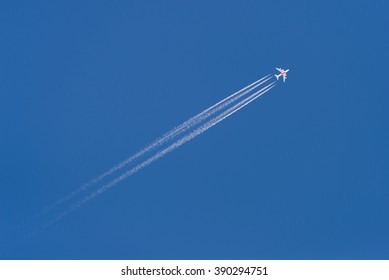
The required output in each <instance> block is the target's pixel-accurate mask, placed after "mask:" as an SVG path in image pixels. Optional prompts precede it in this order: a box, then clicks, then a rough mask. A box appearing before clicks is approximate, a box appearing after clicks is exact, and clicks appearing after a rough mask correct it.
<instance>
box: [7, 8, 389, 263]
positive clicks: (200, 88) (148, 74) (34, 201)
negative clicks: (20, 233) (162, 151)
mask: <svg viewBox="0 0 389 280" xmlns="http://www.w3.org/2000/svg"><path fill="white" fill-rule="evenodd" d="M388 8H389V4H388V3H387V1H383V0H381V1H379V0H378V1H359V0H357V1H351V0H345V1H308V0H301V1H286V0H279V1H112V0H110V1H11V0H3V1H1V4H0V22H1V25H0V36H1V44H0V95H1V96H0V97H1V99H0V100H1V105H0V108H1V110H0V114H1V115H0V128H1V137H0V155H1V156H0V170H1V171H0V230H1V232H6V231H8V230H10V229H12V228H14V227H15V226H17V225H18V224H20V223H21V222H23V221H25V220H27V219H29V217H31V215H33V214H34V213H36V212H39V211H40V210H41V209H42V208H44V207H46V206H47V205H49V204H50V203H52V202H53V201H55V200H57V199H58V198H60V197H62V196H64V195H66V194H67V193H69V192H71V191H73V190H74V189H76V188H77V187H78V186H80V185H81V184H82V183H84V182H86V181H88V180H89V179H91V178H93V177H95V176H96V175H98V174H100V173H101V172H102V171H104V170H106V169H107V168H110V167H111V166H113V165H114V164H115V163H117V162H119V161H121V160H123V159H125V158H126V157H127V156H129V155H131V154H132V153H134V152H136V151H137V150H139V149H140V148H142V147H144V146H145V145H146V144H148V143H150V142H152V140H153V139H155V138H156V137H158V136H160V135H161V134H163V133H164V132H166V131H167V130H169V129H171V128H172V127H174V126H175V125H178V124H180V123H181V122H182V121H184V120H186V119H187V118H189V117H191V116H193V115H195V114H196V113H198V112H200V111H201V110H203V109H205V108H207V107H208V106H210V105H212V104H213V103H215V102H217V101H219V100H220V99H222V98H224V97H225V96H227V95H229V94H231V93H232V92H234V91H236V90H238V89H240V88H242V87H243V86H245V85H247V84H248V83H250V82H252V81H254V80H256V79H258V78H259V77H261V76H264V75H266V74H268V73H272V72H274V71H275V69H274V67H284V68H290V69H291V70H290V72H289V73H288V74H289V75H288V80H287V82H286V83H285V84H279V85H278V86H277V87H276V88H275V89H273V90H272V91H270V92H269V93H268V94H266V95H265V96H263V97H261V98H260V99H258V100H257V101H256V102H254V103H252V104H250V106H247V107H246V108H245V109H244V110H241V111H240V112H239V113H237V114H235V115H234V116H233V117H231V118H229V119H227V120H226V121H224V122H222V123H221V124H220V125H218V126H216V127H214V128H212V129H211V130H209V131H207V132H206V133H205V134H203V135H201V136H200V137H198V138H196V139H194V140H193V141H191V142H189V143H187V144H186V145H184V146H182V147H181V148H180V149H178V150H176V151H174V152H173V153H171V154H169V155H168V156H166V157H164V158H163V159H161V160H159V161H157V162H156V163H154V164H152V165H150V166H149V167H147V168H145V169H144V170H142V171H141V172H140V173H138V174H136V175H135V176H133V177H131V178H129V179H128V180H126V181H124V182H123V183H121V184H120V185H118V186H116V187H115V188H114V189H112V190H110V191H109V192H107V193H105V194H104V195H102V196H100V197H98V198H96V199H95V200H93V201H91V202H90V203H88V204H87V205H85V207H82V208H80V209H79V210H77V211H75V212H73V213H71V214H70V215H68V216H67V217H66V218H64V219H63V220H61V221H60V222H58V223H56V224H54V225H53V226H51V227H49V228H47V229H46V230H44V231H43V232H40V233H39V234H37V235H35V236H33V237H32V238H30V239H29V240H27V241H25V242H23V243H22V244H20V245H19V246H16V247H15V248H14V249H13V250H11V251H9V252H7V253H6V254H5V255H3V256H2V258H11V259H20V258H21V259H382V258H384V259H388V258H389V202H388V198H389V172H388V167H389V148H388V143H389V139H388V138H389V105H388V104H389V95H388V94H389V88H388V82H387V79H388V78H387V73H386V72H385V71H386V70H387V68H388V65H389V59H388V50H389V37H388V26H389V20H388V16H387V11H388Z"/></svg>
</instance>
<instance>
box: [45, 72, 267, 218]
mask: <svg viewBox="0 0 389 280" xmlns="http://www.w3.org/2000/svg"><path fill="white" fill-rule="evenodd" d="M271 78H272V75H271V74H269V75H266V76H265V77H263V78H261V79H259V80H257V81H255V82H253V83H251V84H250V85H248V86H246V87H244V88H242V89H241V90H239V91H237V92H235V93H233V94H231V95H230V96H228V97H226V98H224V99H223V100H221V101H219V102H217V103H216V104H214V105H212V106H211V107H209V108H208V109H206V110H204V111H202V112H201V113H199V114H197V115H195V116H194V117H192V118H190V119H188V120H187V121H185V122H184V123H182V124H180V125H178V126H176V127H175V128H173V129H172V130H170V131H169V132H167V133H165V134H164V135H163V136H162V137H160V138H157V139H156V140H155V141H154V142H153V143H152V144H150V145H148V146H146V147H145V148H143V149H142V150H140V151H139V152H137V153H135V154H134V155H132V156H131V157H129V158H127V159H126V160H124V161H122V162H120V163H118V164H116V165H115V166H113V167H112V168H110V169H109V170H107V171H105V172H104V173H102V174H101V175H99V176H98V177H96V178H94V179H92V180H91V181H89V182H87V183H85V184H83V185H82V186H81V187H79V188H78V189H76V190H75V191H73V192H71V193H69V194H68V195H66V196H65V197H63V198H61V199H60V200H58V201H56V202H55V203H53V204H51V205H50V206H48V207H46V208H45V209H44V210H43V211H42V213H41V214H44V213H46V212H48V211H49V210H51V209H53V208H55V207H57V206H59V205H61V204H62V203H64V202H66V201H68V200H70V199H71V198H73V197H74V196H76V195H78V194H79V193H80V192H82V191H84V190H86V189H88V188H89V187H90V186H93V185H95V184H96V183H98V182H100V181H101V180H102V179H104V178H106V177H107V176H110V175H112V174H113V173H114V172H116V171H117V170H119V169H122V168H124V167H125V166H127V165H128V164H130V163H131V162H133V161H135V160H136V159H138V158H140V157H141V156H143V155H144V154H146V153H148V152H150V151H152V150H154V149H155V148H157V147H159V146H161V145H163V144H164V143H166V142H167V141H169V140H171V139H173V138H174V137H176V136H178V135H180V134H182V133H183V132H185V131H187V130H188V129H190V128H191V127H193V126H194V125H197V124H199V123H200V122H202V121H203V120H205V119H207V118H209V117H210V116H212V115H214V114H215V113H217V112H219V111H220V110H222V109H224V108H226V107H227V106H228V105H230V104H232V103H233V102H235V101H237V100H238V99H240V98H242V97H243V96H245V95H247V94H248V93H250V92H251V91H252V90H254V89H255V88H257V87H259V86H260V85H262V84H263V83H265V82H267V81H269V80H270V79H271ZM38 216H39V215H38Z"/></svg>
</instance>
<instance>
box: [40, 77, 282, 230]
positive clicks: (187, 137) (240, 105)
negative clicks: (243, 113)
mask: <svg viewBox="0 0 389 280" xmlns="http://www.w3.org/2000/svg"><path fill="white" fill-rule="evenodd" d="M275 84H276V82H272V83H271V84H269V85H267V86H265V87H264V88H262V89H260V90H258V91H256V92H255V93H253V94H251V95H250V96H249V97H247V98H245V99H244V100H242V101H240V102H239V103H238V104H236V105H234V106H232V107H231V108H229V109H228V110H226V111H224V112H222V113H220V114H219V115H218V116H216V117H214V118H213V119H211V120H210V121H208V122H207V123H205V124H203V125H202V126H200V127H199V128H197V129H196V130H194V131H193V132H191V133H189V134H187V135H185V136H183V137H182V138H181V139H179V140H177V141H176V142H174V143H173V144H171V145H170V146H169V147H167V148H165V149H163V150H162V151H160V152H158V153H157V154H155V155H154V156H152V157H150V158H148V159H147V160H145V161H143V162H142V163H140V164H138V165H137V166H135V167H134V168H132V169H130V170H128V171H126V172H125V173H123V174H122V175H120V176H119V177H117V178H115V179H114V180H112V181H111V182H109V183H107V184H105V185H104V186H102V187H100V188H99V189H98V190H96V191H94V192H93V193H91V194H89V195H86V196H84V198H82V199H81V200H79V201H78V202H76V203H74V204H72V205H71V206H70V207H69V208H68V209H67V210H65V211H63V212H62V213H60V214H59V215H58V216H57V217H56V218H55V219H53V220H52V221H50V222H49V223H47V224H46V225H45V226H44V227H48V226H49V225H51V224H54V223H56V222H57V221H59V220H61V219H62V218H63V217H64V216H66V215H68V214H69V213H71V212H72V211H74V210H75V209H77V208H79V207H80V206H81V205H83V204H85V203H87V202H88V201H90V200H91V199H93V198H95V197H96V196H98V195H100V194H102V193H104V192H105V191H107V190H108V189H110V188H112V187H113V186H115V185H117V184H118V183H120V182H122V181H123V180H125V179H126V178H128V177H130V176H132V175H133V174H135V173H137V172H138V171H140V170H141V169H143V168H145V167H146V166H148V165H149V164H151V163H153V162H154V161H156V160H158V159H160V158H162V157H163V156H165V155H166V154H168V153H170V152H172V151H173V150H175V149H177V148H178V147H180V146H181V145H183V144H185V143H186V142H188V141H190V140H192V139H193V138H195V137H196V136H198V135H200V134H202V133H204V132H205V131H206V130H208V129H209V128H211V127H213V126H214V125H216V124H218V123H219V122H221V121H222V120H224V119H225V118H227V117H229V116H231V115H232V114H234V113H235V112H237V111H239V110H240V109H242V108H243V107H245V106H247V105H248V104H249V103H251V102H253V101H254V100H255V99H257V98H258V97H260V96H261V95H263V94H265V93H266V92H268V91H269V90H270V89H272V88H273V87H274V86H275Z"/></svg>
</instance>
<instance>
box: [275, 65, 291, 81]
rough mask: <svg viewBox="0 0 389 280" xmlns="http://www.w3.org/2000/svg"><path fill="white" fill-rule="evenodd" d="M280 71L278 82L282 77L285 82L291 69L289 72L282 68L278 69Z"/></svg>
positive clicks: (277, 76)
mask: <svg viewBox="0 0 389 280" xmlns="http://www.w3.org/2000/svg"><path fill="white" fill-rule="evenodd" d="M276 69H277V70H278V71H280V73H281V74H278V75H275V76H276V78H277V80H278V79H279V78H280V77H281V76H282V78H283V79H284V82H285V80H286V73H288V71H289V69H288V70H284V69H282V68H276Z"/></svg>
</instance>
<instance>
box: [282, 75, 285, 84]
mask: <svg viewBox="0 0 389 280" xmlns="http://www.w3.org/2000/svg"><path fill="white" fill-rule="evenodd" d="M282 77H283V78H284V83H285V80H286V74H285V75H283V76H282Z"/></svg>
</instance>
